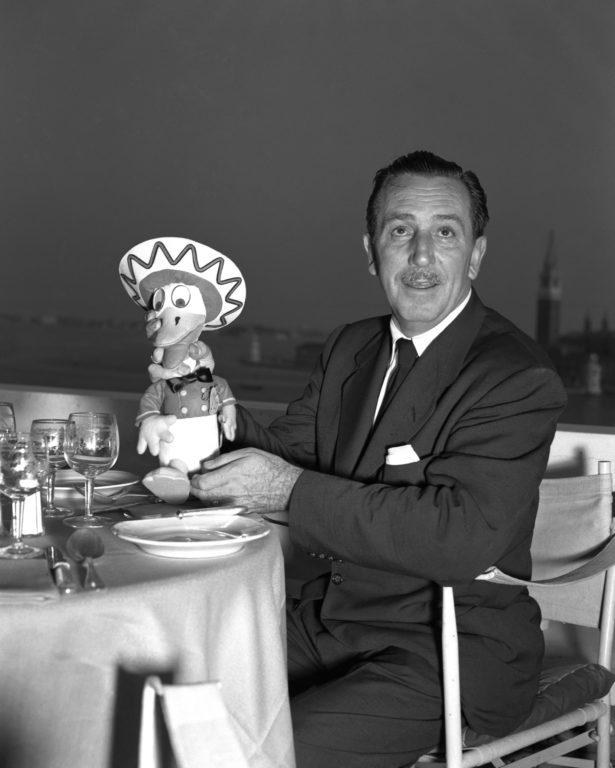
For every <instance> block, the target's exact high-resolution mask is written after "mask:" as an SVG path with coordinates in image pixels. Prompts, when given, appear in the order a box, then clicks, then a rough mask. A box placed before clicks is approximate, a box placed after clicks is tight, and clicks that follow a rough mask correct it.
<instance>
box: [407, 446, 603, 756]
mask: <svg viewBox="0 0 615 768" xmlns="http://www.w3.org/2000/svg"><path fill="white" fill-rule="evenodd" d="M612 505H613V480H612V475H611V465H610V462H608V461H601V462H599V473H598V474H597V475H585V476H582V477H572V478H558V479H545V480H543V482H542V484H541V487H540V504H539V509H538V516H537V520H536V528H535V532H534V538H533V541H532V560H533V571H532V581H522V580H519V579H515V578H513V577H509V576H507V575H505V574H503V573H501V572H500V571H499V570H498V569H497V568H495V567H494V568H490V569H488V571H487V572H486V573H484V574H481V576H479V577H478V578H479V579H490V580H492V581H494V582H496V583H502V584H516V585H518V584H525V585H527V586H528V588H529V591H530V593H531V594H532V596H533V597H534V598H535V599H536V600H537V601H538V603H539V604H540V607H541V610H542V614H543V619H547V620H555V621H559V622H571V623H573V624H575V625H579V626H582V627H593V628H596V629H597V630H599V647H598V650H597V654H596V658H595V660H594V662H593V663H592V662H587V663H586V662H584V663H581V664H570V665H566V666H558V667H556V668H555V669H550V670H549V669H545V670H544V674H543V676H541V685H540V687H539V693H538V695H537V697H536V700H535V702H534V707H533V710H532V712H531V714H530V716H529V717H528V718H527V719H526V721H525V722H524V723H523V724H522V725H521V726H520V727H519V728H517V729H516V730H515V731H514V732H513V733H512V734H509V735H508V736H506V737H504V738H493V737H488V736H484V735H480V734H476V733H473V732H472V731H471V730H470V728H469V727H467V726H464V725H463V723H462V716H461V707H460V690H459V658H458V646H457V628H456V618H455V605H454V589H453V587H443V616H442V642H443V656H444V662H443V664H444V667H443V672H444V702H445V725H446V766H447V768H473V767H474V766H480V765H485V764H489V763H491V764H493V765H495V766H502V765H504V764H506V766H507V768H510V766H514V767H515V768H530V766H535V765H539V764H541V763H550V764H555V765H567V766H585V765H593V766H595V768H608V766H609V763H610V738H609V734H610V714H611V712H610V696H609V691H610V688H611V685H612V683H613V681H615V675H614V674H612V673H611V671H610V670H611V655H612V650H613V623H614V617H615V566H614V563H615V536H613V516H612ZM588 745H593V746H594V751H595V759H594V758H593V756H592V755H591V753H590V754H589V757H581V758H579V757H565V755H569V754H570V753H572V752H576V751H578V750H579V749H581V748H583V747H587V746H588ZM588 752H589V751H588ZM503 758H506V759H505V760H504V759H503ZM424 759H425V760H429V762H430V763H431V765H430V768H431V766H433V764H434V763H436V764H438V763H440V764H442V761H441V759H439V758H438V757H437V756H432V755H430V756H426V757H425V758H421V761H423V760H424Z"/></svg>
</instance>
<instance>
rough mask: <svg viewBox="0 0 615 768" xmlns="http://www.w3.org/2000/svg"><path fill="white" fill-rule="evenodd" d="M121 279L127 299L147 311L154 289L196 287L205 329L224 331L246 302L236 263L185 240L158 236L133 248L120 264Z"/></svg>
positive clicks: (208, 248) (240, 275)
mask: <svg viewBox="0 0 615 768" xmlns="http://www.w3.org/2000/svg"><path fill="white" fill-rule="evenodd" d="M120 279H121V281H122V285H123V286H124V288H125V289H126V292H127V293H128V295H129V296H130V298H131V299H132V300H133V301H134V302H135V303H136V304H138V305H139V306H140V307H142V308H143V309H149V304H150V299H151V297H152V294H153V293H154V291H155V290H156V289H157V288H162V287H163V286H165V285H168V284H169V283H185V284H187V285H196V286H197V287H198V288H199V290H200V291H201V295H202V296H203V301H204V302H205V308H206V310H207V318H206V322H205V325H204V329H205V330H215V329H216V328H223V327H224V326H226V325H228V324H229V323H232V322H233V320H235V319H236V318H237V317H239V315H240V314H241V310H242V309H243V306H244V304H245V301H246V284H245V280H244V279H243V276H242V274H241V272H240V271H239V269H238V268H237V266H236V264H234V262H232V261H231V259H229V258H228V256H224V255H223V254H221V253H219V252H218V251H215V250H214V249H213V248H210V247H209V246H207V245H203V244H202V243H197V242H195V241H194V240H188V239H186V238H184V237H157V238H154V239H152V240H145V241H144V242H142V243H139V244H138V245H135V246H134V247H133V248H131V249H130V250H129V251H128V252H127V253H125V254H124V256H123V257H122V260H121V261H120Z"/></svg>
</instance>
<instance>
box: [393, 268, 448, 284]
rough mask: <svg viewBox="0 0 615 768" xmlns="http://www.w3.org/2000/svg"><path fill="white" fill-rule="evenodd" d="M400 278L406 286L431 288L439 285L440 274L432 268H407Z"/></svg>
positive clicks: (440, 280)
mask: <svg viewBox="0 0 615 768" xmlns="http://www.w3.org/2000/svg"><path fill="white" fill-rule="evenodd" d="M400 280H401V282H402V283H403V284H404V285H405V286H406V287H407V288H431V287H432V286H434V285H440V283H441V282H442V276H441V275H440V274H439V273H438V272H435V271H434V270H432V269H407V270H405V271H404V272H403V273H402V274H401V276H400Z"/></svg>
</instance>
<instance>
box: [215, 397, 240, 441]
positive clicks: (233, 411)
mask: <svg viewBox="0 0 615 768" xmlns="http://www.w3.org/2000/svg"><path fill="white" fill-rule="evenodd" d="M218 421H219V422H220V424H221V425H222V431H223V432H224V437H226V439H227V440H230V441H231V442H232V441H233V440H234V439H235V435H236V434H237V408H236V407H235V406H234V405H224V406H222V410H221V411H220V413H219V414H218Z"/></svg>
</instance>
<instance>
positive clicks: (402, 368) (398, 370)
mask: <svg viewBox="0 0 615 768" xmlns="http://www.w3.org/2000/svg"><path fill="white" fill-rule="evenodd" d="M396 344H397V365H396V367H395V368H394V369H393V372H392V373H391V375H390V376H389V380H388V382H387V388H386V392H385V393H384V397H383V398H382V405H381V406H380V413H384V411H385V410H386V408H388V406H389V404H390V402H391V400H392V399H393V398H394V397H395V395H396V394H397V390H398V389H399V387H400V384H401V382H402V381H403V380H404V379H405V377H406V374H407V373H408V372H409V370H410V369H411V368H412V366H413V365H414V363H415V362H416V358H417V357H418V354H417V352H416V348H415V346H414V344H413V343H412V342H411V341H410V339H397V342H396Z"/></svg>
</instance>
